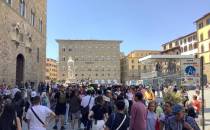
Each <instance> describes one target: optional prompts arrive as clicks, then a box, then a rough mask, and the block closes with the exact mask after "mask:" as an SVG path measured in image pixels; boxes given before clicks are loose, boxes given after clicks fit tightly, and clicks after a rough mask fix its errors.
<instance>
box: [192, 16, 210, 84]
mask: <svg viewBox="0 0 210 130" xmlns="http://www.w3.org/2000/svg"><path fill="white" fill-rule="evenodd" d="M195 23H196V27H197V36H198V42H199V44H198V53H199V57H201V56H203V58H204V74H205V75H206V76H207V82H208V83H210V13H207V14H205V15H204V16H202V17H201V18H199V19H198V20H196V22H195Z"/></svg>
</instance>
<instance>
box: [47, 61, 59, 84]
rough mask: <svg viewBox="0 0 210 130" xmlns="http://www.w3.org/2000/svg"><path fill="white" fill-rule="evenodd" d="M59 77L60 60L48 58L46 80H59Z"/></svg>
mask: <svg viewBox="0 0 210 130" xmlns="http://www.w3.org/2000/svg"><path fill="white" fill-rule="evenodd" d="M57 79H58V62H57V61H56V60H54V59H51V58H47V59H46V81H47V82H49V81H53V82H55V81H57Z"/></svg>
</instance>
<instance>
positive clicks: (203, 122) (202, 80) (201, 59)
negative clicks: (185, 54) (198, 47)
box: [200, 56, 205, 130]
mask: <svg viewBox="0 0 210 130" xmlns="http://www.w3.org/2000/svg"><path fill="white" fill-rule="evenodd" d="M200 66H201V68H200V69H201V81H200V82H201V91H202V128H203V130H205V116H204V110H205V109H204V78H203V56H201V58H200Z"/></svg>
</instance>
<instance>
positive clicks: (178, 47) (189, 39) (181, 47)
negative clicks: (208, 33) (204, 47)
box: [161, 32, 198, 57]
mask: <svg viewBox="0 0 210 130" xmlns="http://www.w3.org/2000/svg"><path fill="white" fill-rule="evenodd" d="M162 48H163V51H162V52H161V54H163V55H165V54H167V55H194V56H195V57H198V41H197V32H193V33H190V34H187V35H185V36H181V37H179V38H177V39H174V40H172V41H170V42H167V43H165V44H163V45H162Z"/></svg>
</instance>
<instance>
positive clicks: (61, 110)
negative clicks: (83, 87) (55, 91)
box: [55, 104, 66, 115]
mask: <svg viewBox="0 0 210 130" xmlns="http://www.w3.org/2000/svg"><path fill="white" fill-rule="evenodd" d="M55 114H56V115H65V114H66V104H57V105H56V107H55Z"/></svg>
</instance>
